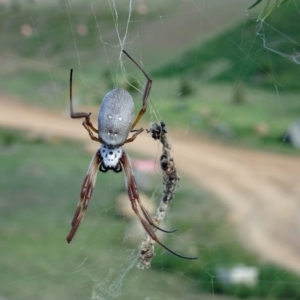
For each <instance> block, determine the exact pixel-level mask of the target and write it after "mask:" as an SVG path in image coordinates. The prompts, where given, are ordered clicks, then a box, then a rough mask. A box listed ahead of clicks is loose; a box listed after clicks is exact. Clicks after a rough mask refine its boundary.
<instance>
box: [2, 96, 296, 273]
mask: <svg viewBox="0 0 300 300" xmlns="http://www.w3.org/2000/svg"><path fill="white" fill-rule="evenodd" d="M92 111H93V110H92ZM74 123H75V124H74ZM0 126H2V127H9V128H14V129H19V130H26V131H32V132H35V133H38V134H45V135H51V136H57V137H63V138H69V139H77V140H81V141H84V142H85V143H87V146H88V147H92V148H91V149H93V151H95V150H96V148H97V147H96V146H95V143H94V142H92V141H89V138H88V135H87V133H86V131H85V130H84V129H83V128H82V127H81V124H80V122H78V124H77V125H76V122H75V121H74V120H72V119H70V118H69V116H67V115H66V116H64V115H62V114H59V113H56V112H49V111H47V110H43V109H40V108H36V107H30V106H28V105H25V104H23V103H21V102H19V101H17V100H15V99H13V98H11V97H8V96H6V95H0ZM138 140H139V142H136V143H134V145H130V144H128V146H126V147H127V148H128V149H129V150H133V151H135V152H140V153H143V154H146V155H149V156H153V149H154V148H153V140H152V139H149V138H148V136H146V134H141V135H139V137H138ZM172 141H173V145H174V157H175V161H176V164H177V166H178V169H179V171H180V173H181V174H183V173H185V174H186V175H188V176H189V177H190V178H191V179H192V180H193V181H195V182H197V183H199V184H201V185H202V186H204V187H206V188H208V189H209V190H211V191H212V192H213V193H214V194H216V195H217V196H218V198H219V199H220V200H222V201H224V202H225V203H226V204H227V205H228V206H229V208H230V209H231V211H232V215H233V216H234V220H235V221H236V223H237V228H239V229H240V232H241V234H242V239H243V241H244V242H245V244H246V246H248V247H249V248H251V249H253V250H255V251H256V252H257V253H259V255H260V256H261V257H262V258H263V259H266V260H270V261H273V262H276V263H278V264H280V265H282V266H284V267H287V268H289V269H290V270H293V271H295V272H297V273H298V274H300V251H299V250H300V239H299V236H300V184H299V174H300V158H299V157H287V156H281V155H276V154H270V153H265V152H257V151H250V150H245V149H237V148H231V147H227V146H224V145H221V144H218V143H213V142H211V141H208V140H205V139H199V137H198V138H193V137H192V136H185V135H183V134H180V133H178V132H177V133H175V134H172Z"/></svg>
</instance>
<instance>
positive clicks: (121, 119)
mask: <svg viewBox="0 0 300 300" xmlns="http://www.w3.org/2000/svg"><path fill="white" fill-rule="evenodd" d="M123 52H124V53H125V54H126V55H127V57H128V58H129V59H130V60H131V61H132V62H133V63H134V64H135V65H136V66H137V67H138V68H139V69H140V70H141V71H142V72H143V74H144V75H145V77H146V78H147V84H146V87H145V91H144V95H143V105H142V108H141V110H140V112H139V114H138V115H137V117H136V118H135V119H134V102H133V99H132V97H131V96H130V94H129V93H128V92H127V91H126V90H124V89H114V90H112V91H110V92H108V93H107V94H106V95H105V97H104V98H103V101H102V104H101V107H100V111H99V115H98V129H96V128H95V127H94V126H93V124H92V122H91V121H90V116H91V113H84V112H74V111H73V105H72V74H73V70H71V73H70V110H71V118H74V119H79V118H84V121H83V123H82V125H83V126H84V128H85V129H86V130H87V131H88V133H89V135H90V137H91V139H92V140H94V141H97V142H99V143H101V144H102V145H101V147H100V149H99V150H98V151H97V152H96V154H95V155H94V157H93V159H92V161H91V163H90V166H89V168H88V171H87V174H86V176H85V179H84V182H83V185H82V188H81V193H80V200H79V202H78V205H77V208H76V211H75V214H74V217H73V220H72V223H71V225H72V228H71V231H70V233H69V235H68V237H67V241H68V242H69V243H70V242H71V241H72V239H73V237H74V235H75V233H76V231H77V229H78V226H79V225H80V222H81V220H82V218H83V216H84V214H85V212H86V210H87V207H88V204H89V201H90V199H91V197H92V193H93V188H94V185H95V181H96V177H97V171H98V170H100V171H101V172H107V171H108V170H113V171H115V172H121V171H122V170H123V171H124V174H125V183H126V187H127V193H128V197H129V200H130V201H131V206H132V209H133V211H134V212H135V214H136V215H137V216H138V218H139V220H140V221H141V223H142V225H143V227H144V229H145V230H146V232H147V233H148V234H149V236H150V237H151V238H152V239H153V240H154V241H156V242H157V243H158V244H159V245H161V246H162V247H163V248H165V249H166V250H168V251H169V252H171V253H173V254H174V255H176V256H179V257H181V258H185V259H196V257H186V256H182V255H180V254H177V253H175V252H174V251H172V250H171V249H169V248H168V247H167V246H165V245H164V244H162V243H161V241H160V240H159V239H158V238H157V236H156V234H155V232H154V230H153V227H154V228H156V229H159V230H161V231H164V232H168V233H171V232H174V231H176V230H172V231H167V230H164V229H162V228H160V227H158V226H157V225H156V224H155V223H154V221H153V220H152V218H151V216H150V215H149V213H148V212H147V210H146V208H145V207H144V206H143V204H142V203H141V200H140V196H139V192H138V188H137V185H136V181H135V178H134V175H133V171H132V167H131V164H130V160H129V157H128V155H127V154H126V152H125V151H124V149H122V145H124V144H126V143H130V142H133V141H134V140H135V138H136V137H137V135H139V134H140V133H141V132H142V131H143V129H142V128H140V129H134V128H135V126H136V125H137V123H138V121H139V120H140V118H141V117H142V116H143V114H144V113H145V111H146V109H147V100H148V96H149V93H150V89H151V85H152V80H151V78H150V77H149V76H148V74H147V73H146V72H145V71H144V70H143V69H142V68H141V67H140V65H139V64H138V63H137V62H136V61H135V60H134V59H133V58H132V57H131V56H130V55H129V54H128V53H127V52H125V51H124V50H123ZM131 132H134V134H133V135H132V136H131V137H129V138H128V135H129V134H130V133H131ZM94 133H97V134H98V137H96V136H95V135H94Z"/></svg>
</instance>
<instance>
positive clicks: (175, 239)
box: [0, 0, 300, 300]
mask: <svg viewBox="0 0 300 300" xmlns="http://www.w3.org/2000/svg"><path fill="white" fill-rule="evenodd" d="M254 2H255V1H251V0H250V1H248V0H247V1H246V0H244V1H241V0H231V1H217V0H210V1H203V0H182V1H179V0H176V1H174V0H169V1H159V0H151V1H150V0H136V1H129V0H128V1H127V0H126V1H116V0H115V1H113V0H105V1H104V0H102V1H101V0H90V1H79V0H77V1H75V0H68V1H67V0H60V1H59V0H57V1H54V0H53V1H42V0H27V1H26V0H22V1H21V0H19V1H17V0H2V1H0V126H1V127H0V187H1V194H0V240H1V244H0V299H1V300H10V299H43V300H46V299H47V300H48V299H66V300H67V299H236V298H251V299H299V298H300V284H299V283H300V254H299V253H300V251H299V250H300V243H299V240H300V239H299V237H300V222H299V218H300V185H299V175H300V157H299V148H300V80H299V78H300V66H299V63H300V59H299V53H300V46H299V45H300V34H299V28H300V27H299V25H300V6H299V3H297V1H291V0H290V1H288V2H287V3H285V4H284V5H282V6H280V7H278V8H276V9H274V11H273V12H272V13H271V14H270V15H269V16H268V17H267V18H266V19H265V20H264V21H257V16H258V15H259V13H260V11H262V10H263V7H264V5H266V3H267V2H268V1H261V3H259V5H257V6H256V7H255V8H254V9H251V10H247V8H248V7H250V6H251V5H252V4H253V3H254ZM122 47H124V49H126V50H127V51H128V52H129V53H130V54H131V55H132V56H133V57H134V58H135V59H136V60H137V61H138V62H139V63H140V64H141V65H142V66H143V67H144V69H145V70H146V71H147V72H148V73H149V75H150V76H151V77H152V78H153V88H152V90H151V94H150V99H149V105H148V110H147V112H146V114H145V116H144V117H143V119H142V120H141V123H140V124H141V126H142V127H144V128H148V127H149V123H150V122H160V121H162V120H163V121H164V122H165V123H166V124H167V127H168V132H169V136H170V138H171V140H172V147H173V149H172V150H173V155H174V159H175V162H176V165H177V167H178V172H179V173H180V175H181V181H180V185H179V187H178V189H177V191H176V196H175V199H174V201H173V202H172V204H171V208H170V210H169V211H168V215H167V218H166V222H165V224H163V226H164V227H166V228H171V229H172V228H178V229H179V230H178V232H176V233H174V234H160V235H159V237H160V239H161V240H162V241H163V242H164V243H165V244H167V245H168V246H169V247H170V248H172V249H174V250H175V251H177V252H179V253H182V254H184V255H187V256H198V257H199V259H198V260H196V261H187V260H181V259H179V258H177V257H175V256H172V255H171V254H170V253H168V252H166V251H164V250H163V249H161V248H160V247H158V246H157V245H156V246H155V252H156V255H155V257H154V259H153V261H152V266H151V269H148V270H141V269H139V268H137V267H136V266H137V261H136V257H137V252H138V247H139V245H140V243H141V240H142V235H143V231H142V230H141V226H140V224H139V222H138V221H137V218H136V217H135V216H134V214H133V213H132V211H131V208H130V203H129V200H128V198H127V196H126V191H125V187H124V179H123V173H119V174H114V173H113V172H107V173H105V174H103V173H99V174H98V179H97V182H96V187H95V190H94V193H93V197H92V199H91V203H90V205H89V208H88V210H87V214H86V216H85V218H84V220H83V222H82V224H81V226H80V228H79V230H78V232H77V234H76V236H75V238H74V240H73V241H72V243H71V244H67V242H66V240H65V238H66V236H67V234H68V232H69V230H70V222H71V219H72V217H73V213H74V211H75V207H76V205H77V201H78V199H79V193H80V189H81V186H82V181H83V178H84V176H85V173H86V170H87V168H88V165H89V163H90V160H91V157H92V155H93V153H95V151H97V149H98V147H99V145H97V143H95V142H93V141H91V140H90V139H89V136H88V134H87V132H86V131H85V130H84V128H83V127H82V126H81V120H72V119H71V118H70V117H69V72H70V69H71V68H73V69H74V76H73V98H74V106H75V110H76V111H84V112H92V120H93V122H94V124H95V125H96V124H97V119H96V117H97V113H98V109H99V105H100V103H101V99H102V98H103V96H104V95H105V94H106V93H107V92H108V91H109V90H111V89H113V88H114V87H117V86H118V87H122V88H125V89H127V90H128V91H129V92H130V93H131V94H132V96H133V98H134V101H135V105H136V112H138V110H139V109H140V107H141V103H142V91H143V88H144V86H145V83H146V80H145V78H144V77H143V75H142V74H141V72H140V71H139V70H138V69H137V68H136V67H135V66H134V65H133V64H132V62H130V61H129V60H128V58H127V57H125V56H124V55H122V54H121V48H122ZM124 148H125V149H126V151H128V153H129V155H130V157H131V159H132V162H133V167H134V171H135V174H136V179H137V181H138V185H139V189H140V192H141V198H142V201H143V202H144V203H145V204H146V206H147V207H148V209H149V211H150V212H151V214H154V213H155V209H156V207H157V205H158V203H159V201H160V197H161V194H162V188H163V180H162V174H161V172H160V166H159V157H160V153H161V148H160V145H159V144H158V143H156V142H155V141H154V140H153V139H152V138H151V136H150V135H149V134H147V133H146V132H144V133H142V134H141V135H139V136H138V137H137V139H136V140H135V141H134V143H132V144H128V145H126V146H125V147H124ZM128 205H129V207H128Z"/></svg>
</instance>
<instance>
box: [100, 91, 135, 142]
mask: <svg viewBox="0 0 300 300" xmlns="http://www.w3.org/2000/svg"><path fill="white" fill-rule="evenodd" d="M133 118H134V102H133V99H132V97H131V95H130V94H129V93H128V92H127V91H126V90H124V89H114V90H112V91H110V92H108V93H107V94H106V95H105V96H104V98H103V100H102V104H101V106H100V111H99V115H98V129H99V139H100V140H101V141H102V142H103V143H104V144H106V145H108V146H110V147H117V146H121V145H123V144H124V142H125V141H126V139H127V137H128V135H129V132H130V130H131V126H132V123H133Z"/></svg>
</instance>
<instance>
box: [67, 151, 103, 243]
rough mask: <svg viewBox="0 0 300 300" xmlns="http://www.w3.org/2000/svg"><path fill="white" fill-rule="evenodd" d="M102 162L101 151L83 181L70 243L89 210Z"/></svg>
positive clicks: (94, 158)
mask: <svg viewBox="0 0 300 300" xmlns="http://www.w3.org/2000/svg"><path fill="white" fill-rule="evenodd" d="M101 161H102V158H101V156H100V153H99V151H97V152H96V154H95V155H94V157H93V159H92V161H91V163H90V166H89V168H88V171H87V174H86V176H85V179H84V181H83V185H82V188H81V193H80V200H79V202H78V204H77V208H76V211H75V214H74V217H73V220H72V223H71V225H72V228H71V231H70V233H69V235H68V237H67V241H68V243H70V242H71V241H72V239H73V237H74V235H75V233H76V231H77V229H78V226H79V225H80V222H81V220H82V218H83V217H84V214H85V212H86V210H87V208H88V204H89V201H90V199H91V197H92V193H93V188H94V185H95V181H96V178H97V172H98V168H99V165H100V163H101Z"/></svg>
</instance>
